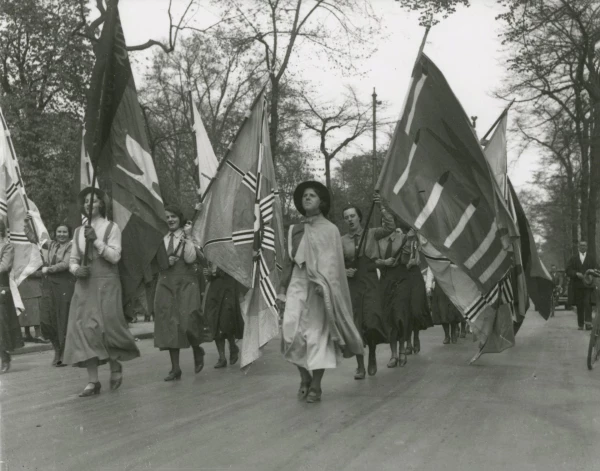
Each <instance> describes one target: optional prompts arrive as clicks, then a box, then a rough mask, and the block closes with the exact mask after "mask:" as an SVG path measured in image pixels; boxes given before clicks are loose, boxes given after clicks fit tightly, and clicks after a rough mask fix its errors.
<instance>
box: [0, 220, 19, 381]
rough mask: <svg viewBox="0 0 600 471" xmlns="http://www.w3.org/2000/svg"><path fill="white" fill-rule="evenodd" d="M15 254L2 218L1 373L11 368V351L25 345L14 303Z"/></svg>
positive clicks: (0, 252) (0, 250)
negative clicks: (11, 273) (12, 288)
mask: <svg viewBox="0 0 600 471" xmlns="http://www.w3.org/2000/svg"><path fill="white" fill-rule="evenodd" d="M14 256H15V252H14V248H13V246H12V244H11V243H10V242H8V240H7V238H6V223H5V222H4V219H0V359H1V361H2V364H1V365H0V373H2V374H4V373H6V372H8V370H9V369H10V361H11V357H10V352H12V351H13V350H16V349H17V348H20V347H22V346H24V345H25V344H24V342H23V337H22V336H21V327H20V325H19V319H18V318H17V312H16V310H15V305H14V303H13V298H12V294H11V291H10V285H9V274H10V271H11V269H12V265H13V259H14Z"/></svg>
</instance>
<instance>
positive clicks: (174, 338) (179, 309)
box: [154, 205, 206, 381]
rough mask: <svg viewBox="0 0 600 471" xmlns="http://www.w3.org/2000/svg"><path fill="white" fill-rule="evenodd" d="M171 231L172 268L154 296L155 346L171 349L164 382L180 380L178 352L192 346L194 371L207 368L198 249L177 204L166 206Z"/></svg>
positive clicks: (161, 275) (169, 252)
mask: <svg viewBox="0 0 600 471" xmlns="http://www.w3.org/2000/svg"><path fill="white" fill-rule="evenodd" d="M165 213H166V216H167V225H168V226H169V233H168V234H167V235H166V236H165V238H164V243H165V247H166V249H167V256H168V257H169V267H168V268H167V269H166V270H163V271H161V272H160V273H159V276H158V282H157V284H156V295H155V297H154V315H155V318H154V346H155V347H157V348H159V349H160V350H168V351H169V355H170V357H171V371H169V374H168V375H167V376H166V377H165V381H173V380H178V379H181V367H180V365H179V353H180V350H181V349H182V348H190V346H191V347H192V351H193V353H194V372H195V373H199V372H200V371H202V369H203V368H204V349H203V348H202V347H201V346H200V344H201V342H202V337H203V333H204V331H205V325H206V322H205V319H204V317H203V315H202V302H201V299H200V287H199V286H198V278H197V276H196V271H195V267H194V262H195V261H196V256H197V255H196V248H195V247H194V244H193V242H192V240H191V238H190V233H191V228H192V227H191V225H186V226H185V228H184V227H183V223H184V221H185V220H184V219H183V213H182V211H181V209H180V208H179V207H178V206H175V205H167V206H166V207H165Z"/></svg>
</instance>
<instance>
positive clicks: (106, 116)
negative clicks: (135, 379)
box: [82, 1, 168, 304]
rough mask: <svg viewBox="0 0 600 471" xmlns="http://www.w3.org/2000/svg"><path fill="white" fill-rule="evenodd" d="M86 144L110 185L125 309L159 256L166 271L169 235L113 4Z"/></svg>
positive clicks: (89, 110) (100, 48)
mask: <svg viewBox="0 0 600 471" xmlns="http://www.w3.org/2000/svg"><path fill="white" fill-rule="evenodd" d="M84 141H85V148H86V149H87V150H88V152H89V157H90V160H91V163H92V166H94V168H95V169H96V171H98V172H99V173H100V174H101V175H102V176H103V177H104V180H105V181H107V182H109V185H110V188H109V193H110V194H111V197H112V216H113V220H114V221H115V222H116V224H117V225H118V226H119V228H120V229H121V232H122V238H121V244H122V255H121V261H120V262H119V270H120V274H121V282H122V285H123V303H124V304H127V302H128V301H129V300H130V299H131V298H132V297H133V296H135V292H136V290H137V289H138V287H139V285H140V283H141V282H142V280H143V273H144V271H147V270H148V267H149V266H150V262H151V261H152V260H153V259H154V257H155V256H157V254H158V255H159V259H160V265H161V266H163V267H164V266H166V252H165V250H164V244H163V236H164V234H165V233H166V232H167V230H168V229H167V225H166V222H165V211H164V205H163V200H162V196H161V193H160V187H159V185H158V177H157V174H156V170H155V168H154V162H153V161H152V156H151V155H150V146H149V145H148V138H147V136H146V129H145V125H144V119H143V116H142V111H141V109H140V105H139V102H138V98H137V92H136V88H135V83H134V79H133V74H132V72H131V65H130V63H129V56H128V53H127V49H126V45H125V37H124V35H123V29H122V27H121V20H120V18H119V11H118V2H117V1H114V2H109V4H108V7H107V12H106V21H105V22H104V26H103V29H102V33H101V35H100V40H99V42H98V45H97V48H96V63H95V65H94V70H93V72H92V78H91V84H90V91H89V95H88V102H87V108H86V115H85V138H84ZM82 152H84V151H82Z"/></svg>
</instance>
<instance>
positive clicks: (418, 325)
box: [400, 225, 433, 355]
mask: <svg viewBox="0 0 600 471" xmlns="http://www.w3.org/2000/svg"><path fill="white" fill-rule="evenodd" d="M402 229H403V230H404V231H405V237H406V243H405V244H404V247H403V248H402V254H401V255H400V261H401V263H403V264H405V265H406V268H407V269H408V276H407V282H408V286H407V296H409V297H410V318H409V323H408V332H407V337H406V353H407V354H408V355H410V354H411V353H413V352H414V353H419V352H420V351H421V340H420V339H419V332H420V331H421V330H426V329H427V328H429V327H433V322H432V320H431V312H430V310H429V305H428V303H427V291H426V288H425V279H424V278H423V274H422V273H421V269H420V267H419V265H420V263H421V257H420V255H419V254H420V252H419V248H420V244H421V243H425V242H426V241H425V239H424V238H423V237H421V236H419V234H418V233H417V232H415V230H414V229H412V228H411V227H410V226H408V225H405V226H404V227H403V228H402ZM411 337H412V342H411Z"/></svg>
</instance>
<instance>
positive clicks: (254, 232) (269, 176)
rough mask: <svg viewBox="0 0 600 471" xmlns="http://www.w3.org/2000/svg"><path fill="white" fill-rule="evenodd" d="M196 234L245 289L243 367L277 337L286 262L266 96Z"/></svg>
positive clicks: (211, 193)
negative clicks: (280, 288)
mask: <svg viewBox="0 0 600 471" xmlns="http://www.w3.org/2000/svg"><path fill="white" fill-rule="evenodd" d="M223 159H224V160H223V162H222V165H221V166H220V167H219V170H218V171H217V174H216V176H215V179H214V182H213V184H212V186H211V187H210V188H209V190H208V191H207V193H206V195H205V199H204V207H203V208H202V210H201V213H200V215H199V217H198V218H197V219H196V221H195V222H194V226H193V229H192V234H193V237H194V239H195V240H196V242H197V243H198V245H200V246H201V247H202V248H203V250H204V254H205V256H206V258H207V259H208V260H209V261H210V262H212V263H214V264H215V265H217V266H218V267H219V268H220V269H221V270H223V271H224V272H226V273H228V274H229V275H231V276H232V277H233V278H235V279H236V280H237V281H238V282H239V283H240V284H242V285H243V286H244V287H245V288H247V291H246V293H245V294H244V296H243V298H242V299H241V307H242V314H243V316H244V322H245V324H244V341H243V343H242V350H241V362H240V366H241V367H242V368H244V367H246V366H247V365H249V364H250V363H252V362H253V361H254V360H256V359H257V358H259V356H260V354H261V353H260V351H261V348H262V347H263V346H264V345H265V344H266V343H267V342H268V341H269V340H271V339H272V338H274V337H275V336H276V335H277V334H278V332H279V324H278V314H277V312H276V309H275V299H276V296H277V295H276V287H278V286H279V276H280V271H281V270H280V269H278V266H281V262H282V260H283V253H284V246H283V241H284V238H283V224H282V221H283V217H282V209H281V201H280V198H279V194H278V188H277V182H276V180H275V169H274V166H273V160H272V157H271V149H270V146H269V128H268V121H267V107H266V101H265V95H264V91H263V92H261V94H260V96H259V97H258V98H257V100H256V101H255V103H254V105H253V107H252V110H251V112H250V113H249V114H248V115H247V117H246V118H245V121H244V123H243V125H242V128H241V129H240V131H239V133H238V136H237V138H236V140H235V142H234V143H233V145H232V146H231V147H230V150H229V151H228V153H227V155H226V156H224V157H223Z"/></svg>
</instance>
